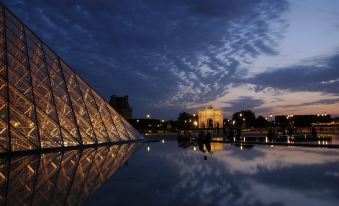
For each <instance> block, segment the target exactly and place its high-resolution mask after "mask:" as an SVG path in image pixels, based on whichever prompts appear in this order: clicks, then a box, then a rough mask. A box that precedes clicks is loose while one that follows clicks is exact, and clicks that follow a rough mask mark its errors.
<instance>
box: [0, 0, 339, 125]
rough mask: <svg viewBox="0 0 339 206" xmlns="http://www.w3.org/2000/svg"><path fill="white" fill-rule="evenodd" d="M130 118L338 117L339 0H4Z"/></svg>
mask: <svg viewBox="0 0 339 206" xmlns="http://www.w3.org/2000/svg"><path fill="white" fill-rule="evenodd" d="M2 2H4V4H5V5H6V6H7V7H8V8H9V9H10V10H12V11H13V12H14V13H15V14H16V15H17V16H18V17H19V18H20V19H21V20H22V21H23V22H25V23H26V24H27V26H28V27H30V28H31V29H32V30H33V31H34V32H35V33H36V34H37V35H38V36H39V37H41V38H42V39H43V40H44V41H45V42H46V43H47V44H48V45H49V46H50V47H51V48H53V49H54V50H55V52H56V53H57V54H58V55H59V56H60V57H61V58H63V59H64V60H65V61H66V62H67V63H68V64H69V65H70V66H72V68H73V69H74V70H75V71H76V72H77V73H78V74H79V75H80V76H82V77H83V78H84V79H85V80H86V81H87V82H88V83H89V84H90V85H91V86H92V87H93V88H94V89H95V90H96V91H98V92H99V93H100V94H101V95H102V96H103V97H104V98H105V99H106V100H108V99H109V96H110V95H112V94H116V95H121V96H123V95H129V101H130V105H131V106H132V107H133V110H134V111H133V116H134V117H145V114H146V113H150V114H151V115H152V117H154V118H159V119H176V118H177V116H178V113H179V112H181V111H187V112H192V113H193V112H197V110H198V109H200V108H203V107H206V106H208V105H212V106H214V107H216V108H221V109H223V110H224V111H225V116H226V117H230V116H231V114H232V113H234V112H236V111H239V110H243V109H251V110H252V111H254V112H255V113H256V115H264V116H265V115H268V114H270V113H273V114H274V115H278V114H291V113H293V114H311V113H312V114H317V113H324V112H326V113H328V114H332V115H333V116H339V1H338V0H297V1H292V0H291V1H285V0H106V1H104V0H96V1H93V0H65V1H61V0H41V1H38V0H29V1H28V0H27V1H26V0H4V1H2Z"/></svg>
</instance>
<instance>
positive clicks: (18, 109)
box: [9, 85, 39, 151]
mask: <svg viewBox="0 0 339 206" xmlns="http://www.w3.org/2000/svg"><path fill="white" fill-rule="evenodd" d="M9 94H10V95H9V96H10V101H9V108H10V124H11V135H12V134H14V135H15V136H14V137H13V136H11V145H12V151H20V150H32V149H37V148H38V145H39V141H38V132H37V125H36V122H35V119H36V118H35V113H34V109H33V103H32V102H30V101H29V99H27V98H26V97H25V96H24V95H23V94H21V93H20V92H19V91H18V90H17V89H15V88H14V87H13V86H11V85H10V87H9ZM12 130H15V131H16V132H12ZM19 134H20V135H19ZM21 135H22V136H23V137H24V139H18V138H20V136H21ZM24 143H26V144H24Z"/></svg>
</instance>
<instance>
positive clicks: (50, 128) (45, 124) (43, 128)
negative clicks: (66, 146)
mask: <svg viewBox="0 0 339 206" xmlns="http://www.w3.org/2000/svg"><path fill="white" fill-rule="evenodd" d="M37 115H38V124H39V132H40V143H41V148H51V147H61V146H62V139H61V135H60V130H59V127H58V124H57V123H56V122H54V121H53V120H52V119H51V118H49V116H47V115H46V114H45V113H43V112H42V111H41V110H40V109H37Z"/></svg>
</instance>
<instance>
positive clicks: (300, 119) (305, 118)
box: [275, 114, 331, 127]
mask: <svg viewBox="0 0 339 206" xmlns="http://www.w3.org/2000/svg"><path fill="white" fill-rule="evenodd" d="M329 122H331V115H328V114H318V115H278V116H275V123H276V124H277V125H279V126H282V127H284V126H289V125H293V126H296V127H310V126H311V125H312V123H329Z"/></svg>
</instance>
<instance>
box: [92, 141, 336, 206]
mask: <svg viewBox="0 0 339 206" xmlns="http://www.w3.org/2000/svg"><path fill="white" fill-rule="evenodd" d="M160 140H161V139H160ZM213 144H214V143H213V142H212V143H211V151H212V150H213ZM219 144H221V143H219ZM147 146H148V145H147V144H145V145H144V146H143V149H140V150H138V151H137V152H136V153H135V155H133V157H132V158H130V160H129V162H131V163H132V164H130V165H129V167H128V168H126V169H124V170H120V171H119V173H117V174H116V175H114V176H113V177H112V178H111V179H110V180H109V181H108V183H107V184H105V185H104V186H103V187H101V189H100V190H98V192H97V193H95V194H94V195H92V196H91V197H90V198H89V199H88V201H87V202H86V203H87V205H150V206H152V205H156V206H157V205H249V206H256V205H298V206H299V205H338V204H337V203H338V201H339V189H338V183H339V150H337V149H327V148H306V147H295V148H290V147H287V146H274V147H273V148H272V147H271V146H270V145H267V146H266V145H265V146H263V145H256V146H255V147H252V148H251V149H246V148H245V147H246V146H245V145H242V146H243V150H241V147H240V146H241V145H240V144H239V145H238V146H237V147H236V145H231V144H223V149H222V150H217V151H214V152H211V153H207V152H205V153H202V152H201V151H200V150H199V148H198V145H196V146H194V143H192V145H191V146H190V147H189V148H186V149H183V148H182V147H180V148H179V147H178V142H177V140H176V139H175V138H173V140H172V141H171V140H170V139H166V140H165V143H164V144H162V143H161V141H160V142H159V143H151V144H150V146H151V151H150V152H147ZM194 147H196V151H194ZM218 147H219V146H218ZM220 148H221V146H220ZM205 150H206V148H205ZM206 151H207V150H206ZM204 156H208V161H204ZM126 197H128V198H126Z"/></svg>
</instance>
